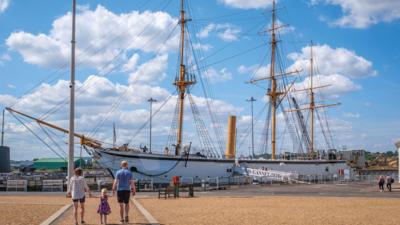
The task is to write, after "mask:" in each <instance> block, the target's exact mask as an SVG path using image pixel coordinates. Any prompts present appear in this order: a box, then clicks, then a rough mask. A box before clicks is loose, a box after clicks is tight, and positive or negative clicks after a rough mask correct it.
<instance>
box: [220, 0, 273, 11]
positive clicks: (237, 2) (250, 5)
mask: <svg viewBox="0 0 400 225" xmlns="http://www.w3.org/2000/svg"><path fill="white" fill-rule="evenodd" d="M218 1H219V2H221V3H223V4H225V5H227V6H231V7H234V8H240V9H259V8H266V7H268V6H270V5H272V0H218Z"/></svg>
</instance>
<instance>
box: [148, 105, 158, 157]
mask: <svg viewBox="0 0 400 225" xmlns="http://www.w3.org/2000/svg"><path fill="white" fill-rule="evenodd" d="M147 101H148V102H149V103H150V146H149V152H150V153H151V128H152V122H153V121H152V120H153V102H157V100H156V99H154V98H149V99H148V100H147Z"/></svg>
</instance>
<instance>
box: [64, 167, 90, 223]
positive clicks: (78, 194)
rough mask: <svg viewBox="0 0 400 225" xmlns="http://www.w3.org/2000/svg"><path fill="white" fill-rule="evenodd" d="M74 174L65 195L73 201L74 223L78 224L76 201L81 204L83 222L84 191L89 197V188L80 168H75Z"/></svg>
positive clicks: (82, 221)
mask: <svg viewBox="0 0 400 225" xmlns="http://www.w3.org/2000/svg"><path fill="white" fill-rule="evenodd" d="M74 172H75V175H74V176H73V177H71V179H70V181H69V184H68V191H67V197H69V198H72V202H73V203H74V218H75V224H76V225H77V224H78V202H79V203H80V205H81V223H82V224H84V223H85V220H84V216H85V192H88V193H89V197H90V196H91V193H90V189H89V187H88V185H87V184H86V181H85V179H84V178H83V176H82V174H83V171H82V169H81V168H76V169H75V171H74Z"/></svg>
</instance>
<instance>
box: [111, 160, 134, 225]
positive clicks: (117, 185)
mask: <svg viewBox="0 0 400 225" xmlns="http://www.w3.org/2000/svg"><path fill="white" fill-rule="evenodd" d="M112 190H113V194H115V190H117V198H118V203H119V207H120V210H119V213H120V216H121V220H120V222H121V224H122V223H124V222H125V223H128V222H129V198H130V195H131V193H132V196H134V195H135V193H136V188H135V182H134V181H133V177H132V173H131V172H130V171H129V170H128V162H127V161H122V162H121V169H120V170H118V171H117V173H116V175H115V179H114V184H113V188H112ZM124 214H125V215H124Z"/></svg>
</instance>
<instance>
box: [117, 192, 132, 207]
mask: <svg viewBox="0 0 400 225" xmlns="http://www.w3.org/2000/svg"><path fill="white" fill-rule="evenodd" d="M130 197H131V191H128V190H122V191H117V198H118V203H125V204H128V203H129V198H130Z"/></svg>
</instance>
